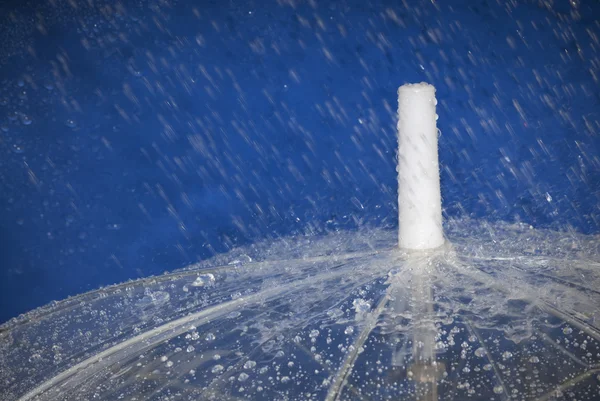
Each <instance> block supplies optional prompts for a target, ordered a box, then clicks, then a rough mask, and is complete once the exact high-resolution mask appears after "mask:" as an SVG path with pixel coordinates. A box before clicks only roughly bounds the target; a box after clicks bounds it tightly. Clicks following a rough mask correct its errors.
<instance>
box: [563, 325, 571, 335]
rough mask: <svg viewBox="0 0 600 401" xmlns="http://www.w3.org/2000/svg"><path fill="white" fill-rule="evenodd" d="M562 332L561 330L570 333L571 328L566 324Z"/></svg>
mask: <svg viewBox="0 0 600 401" xmlns="http://www.w3.org/2000/svg"><path fill="white" fill-rule="evenodd" d="M562 332H563V334H571V333H572V332H573V329H572V328H570V327H569V326H567V327H565V328H564V329H563V331H562Z"/></svg>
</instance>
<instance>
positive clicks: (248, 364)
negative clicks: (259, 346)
mask: <svg viewBox="0 0 600 401" xmlns="http://www.w3.org/2000/svg"><path fill="white" fill-rule="evenodd" d="M255 366H256V362H254V361H247V362H246V363H245V364H244V369H252V368H253V367H255Z"/></svg>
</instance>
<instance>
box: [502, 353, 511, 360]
mask: <svg viewBox="0 0 600 401" xmlns="http://www.w3.org/2000/svg"><path fill="white" fill-rule="evenodd" d="M512 356H513V354H512V352H509V351H505V352H504V353H503V354H502V359H503V360H507V359H510V358H512Z"/></svg>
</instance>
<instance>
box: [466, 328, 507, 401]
mask: <svg viewBox="0 0 600 401" xmlns="http://www.w3.org/2000/svg"><path fill="white" fill-rule="evenodd" d="M464 319H465V324H466V326H467V329H468V330H469V331H470V332H471V333H473V334H475V337H477V340H479V344H481V346H482V347H483V348H484V349H485V356H486V358H487V360H488V361H490V363H491V365H492V369H493V370H494V373H495V374H496V378H497V379H498V382H499V383H500V385H501V386H502V390H503V391H504V399H507V397H508V390H507V389H506V385H505V384H504V380H502V376H501V375H500V372H499V371H498V368H497V367H496V362H495V361H494V359H493V358H492V355H491V354H490V352H489V350H488V349H487V346H486V345H485V343H484V341H483V339H482V338H481V336H480V335H479V333H478V332H477V330H475V327H474V326H473V325H472V324H471V321H470V320H469V318H467V317H465V318H464Z"/></svg>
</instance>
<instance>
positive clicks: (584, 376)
mask: <svg viewBox="0 0 600 401" xmlns="http://www.w3.org/2000/svg"><path fill="white" fill-rule="evenodd" d="M598 372H600V369H594V370H588V371H587V372H583V373H582V374H580V375H579V376H576V377H574V378H572V379H570V380H567V381H566V382H564V383H562V384H561V385H560V386H558V387H556V388H555V389H554V390H551V391H549V392H547V393H546V394H544V395H543V396H541V397H539V398H536V399H535V401H547V400H550V399H553V398H554V397H556V392H557V391H561V392H562V391H563V390H566V389H567V388H569V387H571V386H573V385H575V384H577V383H579V382H581V381H583V380H585V379H587V378H588V377H590V376H592V375H593V374H594V373H598Z"/></svg>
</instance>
